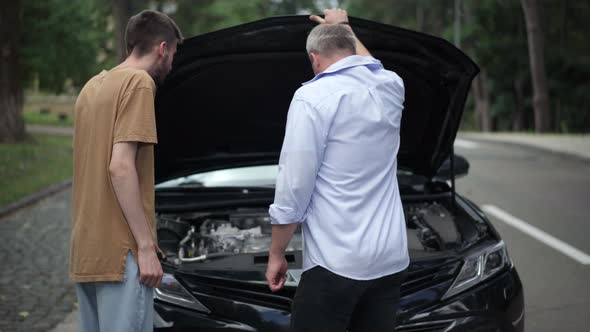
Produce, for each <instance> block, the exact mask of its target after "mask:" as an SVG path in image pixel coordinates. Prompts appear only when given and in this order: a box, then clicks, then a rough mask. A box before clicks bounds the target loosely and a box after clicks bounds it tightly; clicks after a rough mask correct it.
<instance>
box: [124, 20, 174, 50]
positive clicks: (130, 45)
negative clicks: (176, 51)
mask: <svg viewBox="0 0 590 332" xmlns="http://www.w3.org/2000/svg"><path fill="white" fill-rule="evenodd" d="M182 39H183V38H182V34H181V33H180V29H179V28H178V26H177V25H176V23H174V21H173V20H172V19H171V18H170V17H168V15H166V14H164V13H161V12H157V11H154V10H144V11H142V12H140V13H139V14H137V15H134V16H131V18H130V19H129V22H127V28H126V29H125V45H126V47H127V54H131V53H132V52H133V51H134V50H136V51H137V52H138V55H139V56H142V55H145V54H147V53H149V51H150V49H151V48H152V47H153V46H154V45H157V44H159V43H161V42H162V41H165V42H167V43H169V44H171V43H173V42H174V41H176V42H177V43H178V44H182Z"/></svg>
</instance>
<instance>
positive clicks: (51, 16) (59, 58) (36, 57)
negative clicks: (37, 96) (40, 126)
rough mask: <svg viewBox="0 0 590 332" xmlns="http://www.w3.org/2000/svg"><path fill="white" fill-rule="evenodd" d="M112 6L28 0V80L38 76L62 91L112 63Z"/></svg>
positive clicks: (25, 47) (94, 2)
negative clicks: (109, 27) (109, 26)
mask: <svg viewBox="0 0 590 332" xmlns="http://www.w3.org/2000/svg"><path fill="white" fill-rule="evenodd" d="M107 9H108V7H106V6H104V5H103V4H102V3H101V2H100V1H98V0H85V1H71V0H44V1H35V0H24V1H23V15H22V17H23V26H24V27H26V29H25V30H24V31H23V33H22V41H23V46H22V52H21V53H22V72H23V81H22V84H23V86H27V85H28V84H29V83H31V82H32V81H33V80H34V79H38V81H39V87H40V88H41V89H42V90H44V91H50V92H55V93H61V92H62V91H64V83H66V82H67V81H69V82H71V85H73V86H77V87H79V86H81V85H82V84H84V83H86V81H88V79H89V78H90V76H92V75H94V74H96V73H97V72H98V71H99V70H100V69H101V67H103V66H104V65H105V64H108V60H110V52H111V51H110V50H109V49H108V47H107V41H108V39H109V38H110V33H109V32H107V19H106V17H107V15H106V13H107ZM101 54H102V57H101ZM101 60H102V61H101ZM105 61H106V62H107V63H103V62H105Z"/></svg>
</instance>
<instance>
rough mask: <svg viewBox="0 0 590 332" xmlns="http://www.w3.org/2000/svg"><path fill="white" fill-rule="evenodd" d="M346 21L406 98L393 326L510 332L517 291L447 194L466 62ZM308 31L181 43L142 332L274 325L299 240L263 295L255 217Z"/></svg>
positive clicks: (423, 40) (159, 163)
mask: <svg viewBox="0 0 590 332" xmlns="http://www.w3.org/2000/svg"><path fill="white" fill-rule="evenodd" d="M351 25H352V27H353V28H354V30H355V32H356V34H357V35H358V37H359V38H360V39H361V40H362V41H363V43H364V44H365V45H366V46H367V48H368V49H369V50H370V51H371V52H372V54H373V55H374V56H375V57H376V58H378V59H380V60H381V61H382V63H383V64H384V66H385V67H386V68H388V69H391V70H393V71H395V72H396V73H397V74H399V75H400V76H401V77H402V78H403V80H404V82H405V87H406V100H405V109H404V111H403V119H402V126H401V147H400V149H399V153H398V164H399V170H398V179H399V185H400V191H401V193H402V201H403V204H404V210H405V217H406V222H407V231H408V245H409V252H410V257H411V264H410V267H409V274H408V277H407V279H406V280H405V282H404V283H403V286H402V298H401V306H400V308H399V312H398V322H399V327H398V328H397V329H396V331H408V332H409V331H412V332H418V331H424V332H426V331H429V332H434V331H490V332H492V331H523V330H524V296H523V288H522V284H521V281H520V279H519V276H518V274H517V272H516V269H515V268H514V265H513V263H512V261H511V260H510V258H509V257H508V253H507V250H506V246H505V244H504V242H503V241H502V239H501V238H500V236H499V235H498V233H497V232H496V231H495V229H494V227H493V226H492V225H491V223H490V222H489V220H488V219H487V218H486V217H485V215H484V214H483V213H482V212H481V210H480V209H479V208H478V207H477V206H476V205H474V204H473V203H472V202H470V201H469V200H467V199H466V198H464V197H461V196H460V195H458V194H455V188H454V178H455V176H456V175H457V176H458V175H465V174H466V173H467V170H468V166H469V165H468V163H467V161H466V160H465V159H463V158H461V157H459V156H455V157H454V158H449V156H452V155H453V147H452V145H453V141H454V139H455V136H456V133H457V130H458V127H459V122H460V119H461V115H462V113H463V108H464V106H465V100H466V97H467V93H468V91H469V88H470V85H471V81H472V79H473V78H474V76H475V75H476V74H477V72H478V68H477V66H476V65H475V64H474V63H473V61H471V60H470V59H469V58H468V57H467V56H466V55H465V54H464V53H462V52H461V51H460V50H458V49H457V48H455V47H454V46H453V45H451V44H449V43H448V42H446V41H445V40H442V39H440V38H436V37H433V36H429V35H425V34H422V33H418V32H414V31H409V30H404V29H400V28H397V27H393V26H388V25H384V24H379V23H375V22H370V21H366V20H361V19H351ZM312 27H313V24H312V23H311V22H309V20H308V18H307V17H304V16H292V17H278V18H270V19H264V20H261V21H256V22H253V23H248V24H244V25H240V26H236V27H233V28H229V29H225V30H220V31H216V32H212V33H208V34H204V35H200V36H197V37H194V38H190V39H188V40H186V41H185V43H184V45H182V47H181V48H179V51H178V53H177V55H176V57H175V59H174V64H173V70H172V72H171V73H170V75H169V76H168V78H167V80H166V82H165V83H164V84H163V85H162V86H161V87H159V89H158V94H157V97H156V118H157V128H158V138H159V144H158V145H157V146H156V149H155V154H156V175H155V176H156V183H157V187H156V212H157V219H158V238H159V245H160V247H161V248H162V249H163V250H164V252H165V253H166V256H167V260H166V262H165V263H164V264H163V267H164V272H165V277H164V282H163V285H162V287H160V288H158V289H156V290H155V291H154V298H155V304H154V307H155V308H154V309H155V321H154V324H155V327H156V329H157V330H159V331H287V330H288V326H289V317H290V307H291V301H292V299H293V295H294V293H295V290H296V288H297V284H298V281H299V279H300V276H301V272H302V271H301V266H302V262H301V260H302V253H301V251H302V248H303V246H302V238H301V235H296V236H295V237H294V239H293V240H292V241H291V244H290V247H289V248H288V251H287V254H286V258H287V261H288V262H289V264H290V270H289V272H288V282H287V283H286V286H285V287H284V289H282V290H281V291H279V292H277V293H272V292H271V291H270V290H269V288H268V286H267V284H266V282H265V277H264V274H265V270H266V264H267V260H268V249H269V244H270V232H271V226H270V222H269V216H268V206H269V205H270V204H271V203H272V200H273V196H274V183H275V177H276V174H277V163H278V158H279V152H280V149H281V144H282V138H283V135H284V131H285V122H286V115H287V110H288V108H289V103H290V100H291V97H292V96H293V93H294V92H295V90H296V89H297V88H298V87H299V86H300V83H302V82H305V81H307V80H309V79H310V78H311V77H313V73H312V70H311V66H310V63H309V59H308V57H307V55H306V53H305V40H306V37H307V34H308V33H309V31H310V30H311V28H312ZM392 153H393V150H392Z"/></svg>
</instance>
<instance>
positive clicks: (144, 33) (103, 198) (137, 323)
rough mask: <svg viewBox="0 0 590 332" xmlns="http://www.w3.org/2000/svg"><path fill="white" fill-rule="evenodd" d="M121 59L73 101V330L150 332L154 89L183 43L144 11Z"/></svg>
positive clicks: (167, 22)
mask: <svg viewBox="0 0 590 332" xmlns="http://www.w3.org/2000/svg"><path fill="white" fill-rule="evenodd" d="M125 40H126V44H127V54H128V57H127V59H126V60H125V61H124V62H123V63H121V64H120V65H118V66H117V67H115V68H113V69H111V70H110V71H103V72H101V73H100V74H98V75H96V76H94V77H93V78H91V79H90V81H88V83H86V85H85V86H84V88H83V89H82V91H81V92H80V95H79V96H78V100H77V101H76V111H75V112H76V113H75V119H76V120H75V126H74V177H73V194H72V238H71V252H70V276H71V277H72V278H73V279H74V281H75V282H76V290H77V294H78V303H79V310H80V316H79V330H80V331H83V332H87V331H109V332H116V331H151V330H152V329H153V318H152V314H153V308H152V306H153V297H152V296H153V295H152V288H153V287H156V286H157V285H158V284H159V283H160V282H161V279H162V267H161V265H160V261H159V259H158V247H157V242H156V224H155V211H154V160H153V158H154V155H153V145H154V144H156V142H157V136H156V123H155V114H154V96H155V93H156V84H155V82H154V81H162V80H163V79H164V77H165V76H166V75H167V74H168V72H169V71H170V69H171V67H172V58H173V57H174V53H175V52H176V46H177V45H178V44H179V43H181V42H182V35H181V33H180V30H179V29H178V27H177V26H176V24H175V23H174V22H173V21H172V20H171V19H170V18H169V17H168V16H166V15H165V14H162V13H159V12H155V11H147V10H146V11H142V12H141V13H139V14H137V15H135V16H133V17H131V19H130V20H129V23H128V24H127V29H126V32H125Z"/></svg>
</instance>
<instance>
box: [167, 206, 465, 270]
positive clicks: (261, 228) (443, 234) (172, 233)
mask: <svg viewBox="0 0 590 332" xmlns="http://www.w3.org/2000/svg"><path fill="white" fill-rule="evenodd" d="M404 215H405V219H406V226H407V232H408V248H409V249H410V251H412V250H414V251H423V252H441V251H444V250H450V249H453V248H455V247H456V246H458V245H459V244H460V241H461V235H460V232H459V231H458V229H457V225H456V223H455V220H454V219H455V216H454V215H453V214H451V212H450V211H449V209H447V208H446V207H445V206H444V205H443V204H441V203H438V202H411V203H404ZM157 223H158V225H157V232H158V242H159V246H160V249H162V251H163V252H164V253H165V255H166V257H167V259H168V260H169V261H171V262H173V263H174V264H176V265H180V264H182V263H189V262H202V261H208V260H212V259H215V258H216V257H226V256H228V255H234V254H248V253H262V252H268V251H269V249H270V239H271V230H272V226H271V224H270V217H269V215H268V209H267V208H237V209H233V210H224V211H214V212H196V213H183V214H159V215H158V216H157ZM302 248H303V239H302V235H301V230H300V229H299V228H298V230H297V231H296V232H295V235H294V237H293V239H292V240H291V242H290V243H289V247H288V248H287V251H288V252H289V251H301V250H302Z"/></svg>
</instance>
